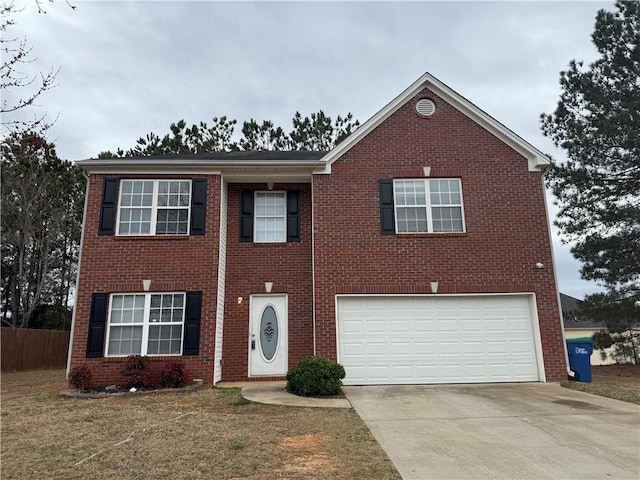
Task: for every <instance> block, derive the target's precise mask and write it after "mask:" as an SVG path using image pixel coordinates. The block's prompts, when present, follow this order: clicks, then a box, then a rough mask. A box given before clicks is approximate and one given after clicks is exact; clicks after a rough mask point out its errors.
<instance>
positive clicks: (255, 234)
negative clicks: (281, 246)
mask: <svg viewBox="0 0 640 480" xmlns="http://www.w3.org/2000/svg"><path fill="white" fill-rule="evenodd" d="M259 193H267V194H277V193H280V194H284V216H282V217H280V216H277V217H274V216H272V217H269V218H284V235H283V238H282V240H258V239H257V238H258V214H257V211H258V208H257V205H258V194H259ZM260 218H267V217H260ZM253 242H254V243H286V242H287V192H286V191H285V190H256V191H255V192H254V193H253Z"/></svg>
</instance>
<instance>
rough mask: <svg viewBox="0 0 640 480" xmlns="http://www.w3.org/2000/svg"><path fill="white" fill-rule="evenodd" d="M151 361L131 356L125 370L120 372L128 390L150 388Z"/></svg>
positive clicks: (139, 356)
mask: <svg viewBox="0 0 640 480" xmlns="http://www.w3.org/2000/svg"><path fill="white" fill-rule="evenodd" d="M148 364H149V359H148V358H147V357H143V356H141V355H129V356H128V357H127V361H126V363H125V365H124V368H123V369H122V371H121V372H120V373H121V374H122V376H123V377H124V381H123V384H124V386H125V387H127V388H133V387H135V388H140V387H145V386H148V385H147V383H148V378H149V371H148V368H147V366H148Z"/></svg>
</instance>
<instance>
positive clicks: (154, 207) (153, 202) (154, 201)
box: [116, 178, 193, 237]
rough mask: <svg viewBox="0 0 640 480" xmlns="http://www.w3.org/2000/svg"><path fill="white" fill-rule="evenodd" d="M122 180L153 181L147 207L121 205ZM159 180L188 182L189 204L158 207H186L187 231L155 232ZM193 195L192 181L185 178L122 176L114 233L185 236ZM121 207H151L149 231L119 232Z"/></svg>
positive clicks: (131, 235)
mask: <svg viewBox="0 0 640 480" xmlns="http://www.w3.org/2000/svg"><path fill="white" fill-rule="evenodd" d="M122 182H153V197H152V200H151V206H148V207H140V206H135V207H130V206H128V205H127V206H123V205H122ZM160 182H188V183H189V205H187V206H178V207H169V206H162V207H160V209H162V210H165V209H166V210H184V209H185V208H186V209H187V232H186V233H160V234H157V233H156V227H157V224H158V191H159V184H160ZM192 197H193V182H192V181H191V180H189V179H186V178H159V179H152V178H123V179H122V180H121V181H120V188H119V191H118V214H117V217H116V235H117V236H120V237H151V236H156V235H157V236H161V237H172V236H185V235H189V229H190V227H191V199H192ZM123 208H139V209H151V228H150V229H149V230H150V231H149V233H120V214H121V212H122V209H123Z"/></svg>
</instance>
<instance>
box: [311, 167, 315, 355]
mask: <svg viewBox="0 0 640 480" xmlns="http://www.w3.org/2000/svg"><path fill="white" fill-rule="evenodd" d="M314 207H315V202H314V201H313V175H312V176H311V313H312V315H311V325H312V327H313V354H314V355H316V250H315V249H316V243H315V231H316V228H315V214H314V212H315V209H314Z"/></svg>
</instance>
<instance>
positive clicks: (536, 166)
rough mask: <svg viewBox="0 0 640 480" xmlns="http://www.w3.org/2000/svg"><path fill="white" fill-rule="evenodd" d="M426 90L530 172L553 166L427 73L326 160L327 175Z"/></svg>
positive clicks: (528, 144)
mask: <svg viewBox="0 0 640 480" xmlns="http://www.w3.org/2000/svg"><path fill="white" fill-rule="evenodd" d="M425 88H426V89H428V90H430V91H432V92H433V93H435V94H436V95H438V96H439V97H440V98H442V99H443V100H445V101H446V102H447V103H449V104H450V105H452V106H453V107H454V108H456V109H457V110H459V111H460V112H461V113H463V114H464V115H466V116H467V117H469V118H470V119H471V120H473V121H474V122H476V123H477V124H478V125H480V126H481V127H483V128H484V129H486V130H487V131H489V132H490V133H491V134H493V135H495V136H496V137H497V138H498V139H500V140H501V141H503V142H504V143H506V144H507V145H509V146H510V147H511V148H513V149H514V150H515V151H516V152H518V153H519V154H520V155H522V156H523V157H525V158H526V159H527V160H528V162H529V171H539V170H542V169H544V168H546V167H548V166H549V165H550V164H551V158H550V157H549V156H547V155H546V154H544V153H543V152H541V151H540V150H538V149H537V148H536V147H534V146H533V145H531V144H530V143H529V142H527V141H526V140H524V139H523V138H522V137H520V136H518V135H516V134H515V133H514V132H512V131H511V130H509V129H508V128H507V127H505V126H504V125H503V124H502V123H500V122H498V121H497V120H496V119H495V118H493V117H492V116H490V115H489V114H487V113H486V112H484V111H483V110H481V109H480V108H478V107H477V106H475V105H474V104H473V103H471V102H470V101H469V100H467V99H466V98H464V97H463V96H462V95H460V94H459V93H457V92H454V91H453V90H452V89H451V88H449V87H447V86H446V85H445V84H444V83H442V82H441V81H440V80H438V79H437V78H435V77H434V76H433V75H431V74H430V73H428V72H427V73H425V74H424V75H422V76H421V77H420V78H419V79H418V80H416V81H415V82H414V83H413V84H412V85H411V86H410V87H409V88H407V89H406V90H405V91H404V92H402V93H401V94H400V95H398V96H397V97H396V98H394V99H393V100H392V101H391V102H390V103H388V104H387V105H386V106H385V107H384V108H383V109H382V110H380V111H379V112H378V113H376V114H375V115H374V116H373V117H371V118H370V119H369V120H367V121H366V122H365V123H363V124H362V125H361V126H360V127H359V128H358V129H357V130H356V131H355V132H353V133H352V134H351V135H349V137H347V138H346V139H345V140H344V141H343V142H342V143H340V144H339V145H338V146H337V147H335V148H334V149H333V150H331V151H330V152H329V153H328V154H327V156H326V157H324V160H325V161H326V162H327V170H326V171H325V172H324V173H331V164H332V163H333V162H335V161H336V160H337V159H338V158H340V156H341V155H343V154H344V153H346V152H347V151H348V150H349V149H350V148H351V147H353V146H354V145H355V144H356V143H358V142H359V141H360V140H361V139H362V138H364V137H365V136H366V135H368V134H369V133H370V132H371V131H372V130H373V129H375V128H376V127H377V126H378V125H380V124H381V123H382V122H384V121H385V120H386V119H387V118H389V117H390V116H391V115H392V114H393V113H394V112H395V111H396V110H398V109H399V108H400V107H402V106H403V105H404V104H405V103H407V102H408V101H409V100H411V99H412V98H413V97H415V96H416V95H417V94H418V93H419V92H420V91H422V90H424V89H425Z"/></svg>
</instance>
